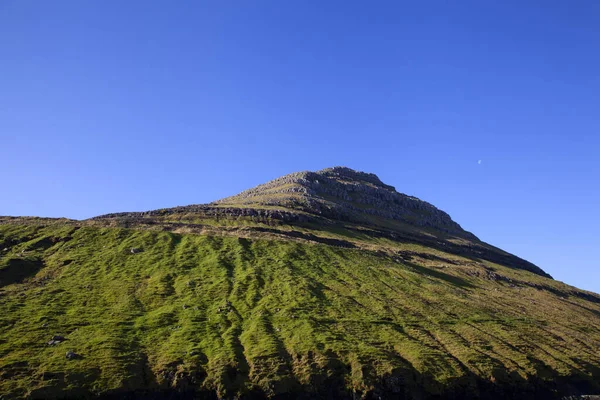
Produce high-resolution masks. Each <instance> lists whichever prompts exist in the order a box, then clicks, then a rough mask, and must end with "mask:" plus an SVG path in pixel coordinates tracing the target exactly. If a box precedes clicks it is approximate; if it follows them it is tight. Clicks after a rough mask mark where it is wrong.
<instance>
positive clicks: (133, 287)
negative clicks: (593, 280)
mask: <svg viewBox="0 0 600 400" xmlns="http://www.w3.org/2000/svg"><path fill="white" fill-rule="evenodd" d="M598 393H600V295H597V294H595V293H591V292H586V291H582V290H579V289H577V288H574V287H572V286H569V285H566V284H564V283H561V282H558V281H555V280H553V279H552V278H551V277H550V276H549V275H548V274H546V273H545V272H544V271H543V270H542V269H541V268H539V267H538V266H535V265H533V264H531V263H529V262H527V261H525V260H523V259H520V258H518V257H516V256H514V255H511V254H509V253H507V252H504V251H502V250H500V249H498V248H496V247H494V246H491V245H489V244H486V243H483V242H481V241H480V240H479V239H478V238H477V237H476V236H475V235H473V234H472V233H470V232H467V231H465V230H463V229H462V228H461V227H460V225H459V224H458V223H456V222H455V221H453V220H452V219H451V217H450V216H449V215H448V214H446V213H445V212H443V211H441V210H439V209H437V208H436V207H434V206H433V205H431V204H429V203H427V202H424V201H422V200H419V199H417V198H415V197H412V196H407V195H404V194H401V193H398V192H396V190H395V189H394V188H393V187H392V186H389V185H386V184H384V183H383V182H381V181H380V180H379V178H377V176H375V175H373V174H366V173H362V172H357V171H353V170H350V169H348V168H341V167H336V168H329V169H325V170H322V171H318V172H301V173H295V174H291V175H287V176H285V177H282V178H279V179H276V180H274V181H271V182H268V183H266V184H264V185H260V186H258V187H256V188H254V189H250V190H248V191H245V192H242V193H240V194H239V195H236V196H232V197H229V198H226V199H223V200H219V201H216V202H214V203H211V204H206V205H192V206H184V207H175V208H170V209H161V210H155V211H148V212H141V213H132V212H129V213H127V212H126V213H118V214H109V215H104V216H99V217H96V218H92V219H89V220H85V221H75V220H68V219H44V218H27V217H0V398H2V399H4V398H6V399H11V398H82V397H84V398H86V397H90V398H91V397H101V398H123V397H125V398H240V397H241V398H265V397H267V398H319V397H320V398H374V399H376V398H394V399H396V398H400V399H429V398H436V399H445V398H448V399H450V398H465V397H467V398H469V397H470V398H475V397H478V398H489V399H503V398H514V399H526V398H532V399H533V398H562V397H564V396H568V395H581V394H598Z"/></svg>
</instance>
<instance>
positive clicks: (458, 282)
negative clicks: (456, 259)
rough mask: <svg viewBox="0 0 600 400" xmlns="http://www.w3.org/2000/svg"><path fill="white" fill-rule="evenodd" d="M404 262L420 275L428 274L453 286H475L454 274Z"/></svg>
mask: <svg viewBox="0 0 600 400" xmlns="http://www.w3.org/2000/svg"><path fill="white" fill-rule="evenodd" d="M404 264H406V265H408V266H410V267H411V268H412V269H413V270H414V271H416V272H418V273H419V274H421V275H429V276H430V277H433V278H436V279H440V280H442V281H445V282H448V283H450V284H452V285H454V286H460V287H462V288H475V287H476V286H474V285H472V284H470V283H469V282H467V281H466V280H464V279H462V278H459V277H457V276H454V275H450V274H446V273H444V272H440V271H437V270H435V269H431V268H425V267H422V266H420V265H418V264H415V263H412V262H408V261H405V262H404Z"/></svg>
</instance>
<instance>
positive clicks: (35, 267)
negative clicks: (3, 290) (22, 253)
mask: <svg viewBox="0 0 600 400" xmlns="http://www.w3.org/2000/svg"><path fill="white" fill-rule="evenodd" d="M42 268H44V261H42V259H41V258H11V259H9V260H8V261H6V263H5V265H4V266H2V267H0V287H3V286H6V285H10V284H13V283H22V282H23V281H24V280H25V279H27V278H29V277H32V276H34V275H35V274H37V273H38V271H39V270H41V269H42Z"/></svg>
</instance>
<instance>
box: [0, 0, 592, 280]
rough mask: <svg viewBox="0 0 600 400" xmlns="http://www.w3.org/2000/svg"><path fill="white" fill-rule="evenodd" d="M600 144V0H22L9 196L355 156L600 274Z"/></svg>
mask: <svg viewBox="0 0 600 400" xmlns="http://www.w3.org/2000/svg"><path fill="white" fill-rule="evenodd" d="M599 151H600V2H598V1H596V0H588V1H586V0H581V1H547V0H543V1H542V0H540V1H521V0H519V1H481V0H476V1H441V0H440V1H433V0H431V1H427V0H426V1H419V2H417V1H375V2H371V1H346V0H345V1H333V0H327V1H316V0H291V1H279V0H272V1H262V0H257V1H177V2H172V1H116V0H106V1H99V0H96V1H92V0H91V1H81V0H73V1H60V0H56V1H33V0H0V154H1V161H2V173H1V174H0V177H1V179H2V183H1V186H0V187H2V195H1V196H0V215H40V216H52V217H59V216H66V217H71V218H87V217H91V216H94V215H98V214H102V213H108V212H116V211H131V210H148V209H155V208H160V207H169V206H176V205H185V204H190V203H203V202H209V201H211V200H215V199H218V198H220V197H224V196H227V195H231V194H234V193H236V192H239V191H241V190H243V189H246V188H249V187H252V186H254V185H256V184H259V183H262V182H264V181H266V180H269V179H272V178H275V177H277V176H280V175H283V174H286V173H290V172H294V171H298V170H316V169H321V168H324V167H328V166H334V165H345V166H349V167H351V168H355V169H359V170H364V171H368V172H373V173H376V174H378V175H379V176H380V178H381V179H382V180H383V181H384V182H386V183H388V184H391V185H394V186H396V188H397V189H398V191H400V192H404V193H407V194H411V195H415V196H417V197H420V198H422V199H424V200H427V201H429V202H431V203H433V204H434V205H436V206H437V207H439V208H441V209H443V210H445V211H447V212H448V213H450V215H451V216H452V217H453V218H454V219H455V220H456V221H457V222H459V223H460V224H461V225H462V226H463V227H464V228H465V229H467V230H470V231H472V232H474V233H475V234H476V235H478V236H479V237H480V238H481V239H483V240H485V241H487V242H489V243H492V244H494V245H496V246H499V247H501V248H503V249H506V250H508V251H510V252H512V253H515V254H517V255H519V256H521V257H523V258H526V259H528V260H530V261H532V262H534V263H535V264H537V265H539V266H540V267H542V268H543V269H545V270H546V271H547V272H549V273H550V274H551V275H553V276H554V277H555V278H556V279H559V280H562V281H564V282H567V283H569V284H572V285H575V286H578V287H581V288H585V289H588V290H593V291H595V292H600V268H599V261H598V259H599V258H598V253H599V252H600V211H599V209H598V205H599V201H598V197H599V195H600V183H599V177H600V167H599V165H598V163H599V159H600V157H599ZM478 160H481V164H479V163H478Z"/></svg>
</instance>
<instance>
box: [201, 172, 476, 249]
mask: <svg viewBox="0 0 600 400" xmlns="http://www.w3.org/2000/svg"><path fill="white" fill-rule="evenodd" d="M213 204H214V205H219V206H231V207H251V208H265V207H267V208H273V207H274V208H283V209H287V210H290V209H291V210H297V211H302V212H305V213H308V214H313V215H318V216H321V217H325V218H330V219H333V220H342V221H353V222H357V223H366V224H369V225H388V224H389V222H390V221H396V222H399V223H403V224H408V225H411V226H416V227H421V228H428V229H434V230H437V231H440V232H443V233H447V234H451V235H454V236H458V237H462V238H468V239H477V238H476V237H475V236H474V235H473V234H471V233H469V232H467V231H465V230H463V229H462V228H461V227H460V225H458V224H457V223H456V222H454V221H453V220H452V218H450V216H449V215H448V214H447V213H445V212H444V211H442V210H439V209H438V208H436V207H434V206H433V205H431V204H429V203H427V202H425V201H422V200H420V199H418V198H416V197H413V196H408V195H406V194H403V193H399V192H397V191H396V189H395V188H394V187H393V186H390V185H387V184H385V183H383V182H382V181H381V179H379V177H378V176H377V175H375V174H372V173H367V172H361V171H355V170H353V169H351V168H348V167H339V166H338V167H332V168H325V169H322V170H319V171H316V172H310V171H303V172H295V173H292V174H289V175H285V176H282V177H280V178H277V179H274V180H272V181H270V182H267V183H264V184H262V185H258V186H256V187H254V188H252V189H249V190H245V191H243V192H241V193H239V194H237V195H235V196H231V197H227V198H225V199H221V200H218V201H216V202H214V203H213Z"/></svg>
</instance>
